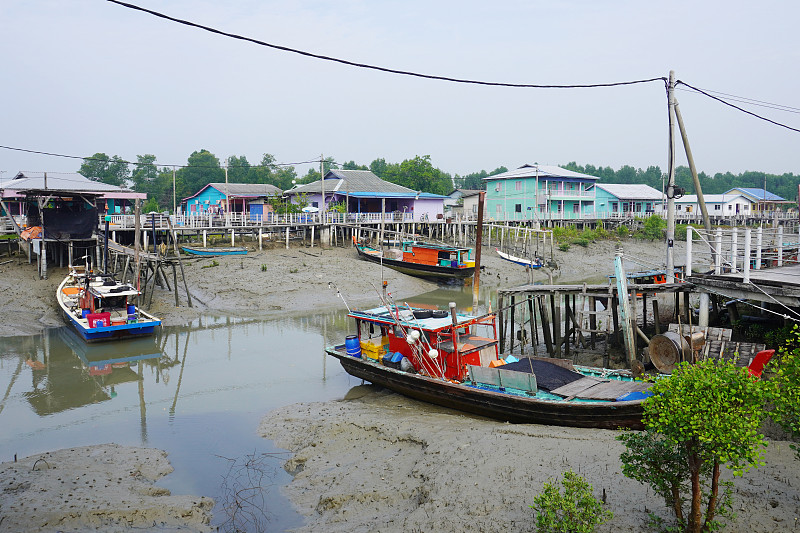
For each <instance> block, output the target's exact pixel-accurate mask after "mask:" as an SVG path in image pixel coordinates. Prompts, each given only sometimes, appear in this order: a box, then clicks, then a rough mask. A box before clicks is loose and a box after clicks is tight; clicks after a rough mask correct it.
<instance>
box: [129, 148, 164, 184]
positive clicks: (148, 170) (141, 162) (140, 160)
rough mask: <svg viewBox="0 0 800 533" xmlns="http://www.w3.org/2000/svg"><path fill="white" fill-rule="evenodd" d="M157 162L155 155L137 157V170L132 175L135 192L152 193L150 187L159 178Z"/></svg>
mask: <svg viewBox="0 0 800 533" xmlns="http://www.w3.org/2000/svg"><path fill="white" fill-rule="evenodd" d="M155 162H156V156H154V155H153V154H145V155H137V156H136V170H134V171H133V174H131V180H132V181H133V190H134V191H138V192H147V193H149V192H150V190H149V187H150V186H151V184H152V183H153V182H154V181H155V180H156V178H157V177H158V169H157V168H156V165H155Z"/></svg>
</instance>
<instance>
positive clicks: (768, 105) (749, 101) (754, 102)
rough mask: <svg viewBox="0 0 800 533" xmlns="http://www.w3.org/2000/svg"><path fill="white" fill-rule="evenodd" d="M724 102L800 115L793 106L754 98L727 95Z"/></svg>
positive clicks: (689, 90) (797, 109) (715, 92)
mask: <svg viewBox="0 0 800 533" xmlns="http://www.w3.org/2000/svg"><path fill="white" fill-rule="evenodd" d="M676 89H677V90H679V91H686V92H687V93H693V92H695V91H693V90H692V89H684V88H677V87H676ZM706 92H708V93H714V94H722V95H724V94H725V93H721V92H718V91H709V90H706ZM724 100H727V101H731V102H739V103H741V104H747V105H752V106H757V107H766V108H767V109H774V110H776V111H785V112H786V113H796V114H800V108H796V107H791V106H785V105H781V104H772V103H769V102H761V101H760V100H754V99H752V98H746V97H744V96H733V95H726V98H724Z"/></svg>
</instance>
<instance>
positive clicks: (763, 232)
mask: <svg viewBox="0 0 800 533" xmlns="http://www.w3.org/2000/svg"><path fill="white" fill-rule="evenodd" d="M799 250H800V233H797V232H791V233H790V232H789V231H787V230H785V229H784V227H783V226H779V227H777V228H764V227H759V228H731V229H722V228H717V229H716V230H712V231H711V232H707V231H705V230H700V229H697V228H693V227H691V226H689V227H688V228H687V230H686V271H687V272H691V271H692V268H694V270H696V271H708V270H711V271H713V272H714V273H715V274H724V273H728V272H732V273H736V272H749V271H750V270H761V269H763V268H769V267H779V266H784V265H790V264H796V263H797V262H798V251H799Z"/></svg>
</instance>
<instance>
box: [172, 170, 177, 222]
mask: <svg viewBox="0 0 800 533" xmlns="http://www.w3.org/2000/svg"><path fill="white" fill-rule="evenodd" d="M176 205H177V203H176V196H175V165H172V214H173V215H177V214H178V211H177V208H176Z"/></svg>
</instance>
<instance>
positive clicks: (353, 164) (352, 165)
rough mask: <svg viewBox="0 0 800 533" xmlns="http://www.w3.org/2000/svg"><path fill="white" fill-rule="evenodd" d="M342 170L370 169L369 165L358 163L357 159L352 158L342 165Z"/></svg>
mask: <svg viewBox="0 0 800 533" xmlns="http://www.w3.org/2000/svg"><path fill="white" fill-rule="evenodd" d="M342 170H369V167H368V166H367V165H357V164H356V162H355V161H353V160H350V161H348V162H347V163H344V164H343V165H342Z"/></svg>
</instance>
